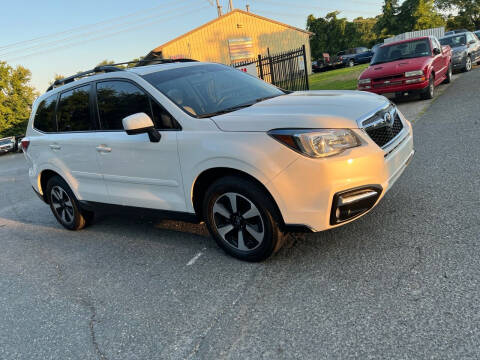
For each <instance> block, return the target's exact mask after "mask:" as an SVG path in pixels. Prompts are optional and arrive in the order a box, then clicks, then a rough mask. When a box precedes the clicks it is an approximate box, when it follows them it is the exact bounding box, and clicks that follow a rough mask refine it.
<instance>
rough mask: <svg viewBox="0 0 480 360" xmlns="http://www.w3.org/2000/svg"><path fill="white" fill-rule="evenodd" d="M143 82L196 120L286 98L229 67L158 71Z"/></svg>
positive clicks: (211, 66)
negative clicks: (267, 100) (275, 98)
mask: <svg viewBox="0 0 480 360" xmlns="http://www.w3.org/2000/svg"><path fill="white" fill-rule="evenodd" d="M143 78H144V79H145V80H147V81H148V82H149V83H151V84H152V85H153V86H155V87H156V88H157V89H158V90H160V91H161V92H162V93H163V94H164V95H165V96H167V97H168V98H169V99H170V100H172V101H173V102H174V103H175V104H176V105H177V106H178V107H179V108H181V109H182V110H183V111H185V112H187V113H188V114H190V115H192V116H195V117H199V118H200V117H209V116H214V115H219V114H222V113H226V112H230V111H234V110H237V109H239V108H242V107H246V106H250V105H253V104H255V103H256V102H259V101H262V100H266V99H268V98H272V97H276V96H280V95H284V94H285V92H283V91H282V90H280V89H278V88H276V87H275V86H273V85H270V84H267V83H266V82H264V81H262V80H260V79H258V78H256V77H254V76H250V75H248V74H245V73H243V72H241V71H240V70H236V69H234V68H231V67H229V66H225V65H220V64H205V65H195V66H188V67H181V68H176V69H171V70H163V71H157V72H155V73H151V74H147V75H144V76H143Z"/></svg>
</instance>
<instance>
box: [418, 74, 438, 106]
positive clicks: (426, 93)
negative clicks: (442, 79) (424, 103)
mask: <svg viewBox="0 0 480 360" xmlns="http://www.w3.org/2000/svg"><path fill="white" fill-rule="evenodd" d="M421 96H422V99H423V100H429V99H433V97H434V96H435V77H434V76H433V75H430V81H429V83H428V86H427V87H426V88H425V89H424V90H423V91H422V94H421Z"/></svg>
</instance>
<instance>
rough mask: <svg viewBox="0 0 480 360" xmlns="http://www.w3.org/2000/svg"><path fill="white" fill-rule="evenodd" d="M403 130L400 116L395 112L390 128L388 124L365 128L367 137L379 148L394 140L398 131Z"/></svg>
mask: <svg viewBox="0 0 480 360" xmlns="http://www.w3.org/2000/svg"><path fill="white" fill-rule="evenodd" d="M402 129H403V124H402V120H400V116H399V115H398V113H397V112H396V111H395V115H394V121H393V124H392V125H391V126H390V125H388V124H386V125H384V126H380V127H373V126H372V127H370V128H368V127H367V128H366V129H365V131H366V132H367V134H368V136H370V138H371V139H372V140H373V141H374V142H375V144H377V145H378V146H380V147H383V146H384V145H385V144H388V143H389V142H390V141H391V140H392V139H393V138H395V137H396V136H397V135H398V134H399V133H400V131H402Z"/></svg>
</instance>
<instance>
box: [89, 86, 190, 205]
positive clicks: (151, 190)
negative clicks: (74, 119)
mask: <svg viewBox="0 0 480 360" xmlns="http://www.w3.org/2000/svg"><path fill="white" fill-rule="evenodd" d="M96 93H97V105H98V114H99V118H100V123H101V127H102V132H101V134H102V141H99V142H98V144H97V146H96V150H97V157H98V161H99V164H100V169H101V172H102V174H103V178H104V180H105V183H106V186H107V190H108V194H109V197H110V201H109V202H110V203H113V204H118V205H125V206H138V207H145V208H152V209H163V210H172V211H185V210H186V206H185V195H184V190H183V184H182V176H181V172H180V164H179V157H178V151H177V132H178V131H179V130H180V129H179V126H178V124H177V123H176V122H175V120H174V119H173V118H172V117H171V116H170V114H168V113H167V112H166V111H165V109H163V107H161V106H160V105H159V104H158V103H156V101H155V100H153V99H152V98H151V97H150V96H148V95H147V94H146V93H145V92H144V91H143V90H142V89H141V88H139V87H138V86H137V85H135V84H133V83H131V82H128V81H124V80H109V81H102V82H98V83H97V84H96ZM139 112H144V113H146V114H147V115H149V116H150V117H151V118H152V120H153V121H154V124H155V127H156V128H157V129H158V130H159V131H160V133H161V139H160V142H158V143H152V142H150V140H149V138H148V135H147V134H137V135H127V133H126V132H125V131H123V125H122V119H123V118H124V117H126V116H129V115H132V114H135V113H139ZM99 140H100V139H99Z"/></svg>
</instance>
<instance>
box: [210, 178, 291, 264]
mask: <svg viewBox="0 0 480 360" xmlns="http://www.w3.org/2000/svg"><path fill="white" fill-rule="evenodd" d="M202 209H203V214H204V220H205V223H206V224H207V228H208V230H209V231H210V234H211V235H212V237H213V238H214V239H215V241H216V242H217V244H218V245H219V246H220V247H221V248H222V249H223V250H224V251H225V252H226V253H227V254H229V255H231V256H233V257H236V258H238V259H240V260H244V261H251V262H258V261H263V260H265V259H267V258H268V257H270V256H271V255H272V254H273V253H275V252H277V251H278V250H279V249H280V248H281V247H282V245H283V240H284V235H283V233H282V232H281V230H280V223H281V221H280V215H279V214H278V211H277V208H276V207H275V204H274V203H273V201H272V200H271V199H270V197H269V196H268V195H267V194H266V193H265V191H264V189H262V188H261V187H260V186H258V185H257V184H256V183H255V182H253V181H251V180H248V179H243V178H240V177H235V176H227V177H224V178H221V179H219V180H217V181H215V182H214V183H213V184H212V185H211V186H210V187H209V188H208V190H207V192H206V194H205V198H204V200H203V207H202Z"/></svg>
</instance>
